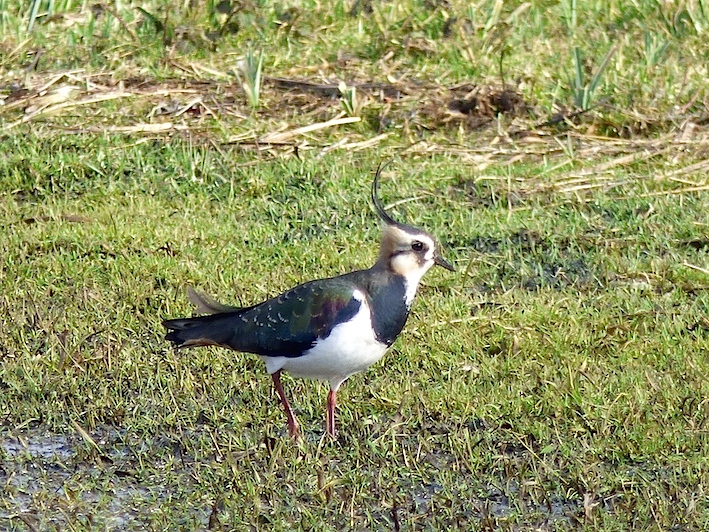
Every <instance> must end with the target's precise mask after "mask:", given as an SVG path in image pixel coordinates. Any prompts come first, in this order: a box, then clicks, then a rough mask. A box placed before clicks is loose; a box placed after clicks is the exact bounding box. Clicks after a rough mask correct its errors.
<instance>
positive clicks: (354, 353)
mask: <svg viewBox="0 0 709 532" xmlns="http://www.w3.org/2000/svg"><path fill="white" fill-rule="evenodd" d="M381 170H382V165H381V164H380V165H379V167H378V168H377V171H376V173H375V177H374V181H373V183H372V188H371V200H372V204H373V206H374V210H375V211H376V213H377V214H378V216H379V218H380V219H381V220H382V222H383V228H382V234H381V240H380V245H379V256H378V258H377V260H376V262H375V263H374V265H373V266H372V267H371V268H368V269H362V270H357V271H352V272H349V273H345V274H342V275H338V276H335V277H329V278H323V279H316V280H313V281H309V282H306V283H304V284H301V285H298V286H296V287H294V288H291V289H290V290H286V291H285V292H283V293H282V294H280V295H278V296H275V297H273V298H271V299H268V300H266V301H264V302H262V303H259V304H256V305H253V306H249V307H245V308H239V307H233V306H228V305H223V304H221V303H219V302H218V301H217V300H215V299H214V298H212V297H211V296H208V295H207V294H204V293H200V292H197V291H196V290H194V289H191V288H188V297H189V299H190V301H191V302H192V303H193V304H194V305H195V307H196V308H197V311H198V313H201V314H205V315H202V316H196V317H189V318H177V319H167V320H164V321H163V322H162V324H163V326H164V327H165V328H166V329H167V331H168V332H167V334H166V336H165V339H166V340H167V341H169V342H171V343H172V344H173V345H174V346H175V347H176V348H178V349H181V348H188V347H198V346H209V345H214V346H221V347H224V348H227V349H231V350H233V351H238V352H243V353H252V354H255V355H257V356H259V357H260V358H261V359H262V360H263V361H264V362H265V365H266V371H267V372H268V373H269V374H270V375H271V378H272V379H273V385H274V387H275V390H276V393H277V394H278V396H279V398H280V401H281V403H282V405H283V409H284V410H285V414H286V418H287V428H288V433H289V435H290V436H291V437H293V438H294V439H295V440H298V439H300V437H301V429H300V424H299V423H298V420H297V418H296V415H295V412H294V411H293V408H292V407H291V405H290V403H289V402H288V399H287V397H286V394H285V392H284V390H283V385H282V383H281V373H283V372H286V373H288V374H290V375H291V376H293V377H298V378H305V379H318V380H324V381H328V382H329V384H330V391H329V392H328V396H327V407H326V418H325V422H326V423H325V424H326V432H327V434H328V435H329V436H330V437H331V438H332V439H335V438H336V434H337V431H336V427H335V410H336V406H337V392H338V390H339V388H340V386H341V385H342V383H343V382H345V381H346V380H347V379H348V378H349V377H351V376H352V375H354V374H356V373H360V372H363V371H365V370H366V369H367V368H368V367H369V366H371V365H372V364H374V363H375V362H377V361H379V360H380V359H381V358H382V357H383V356H384V354H385V352H386V351H387V350H388V349H389V348H390V347H391V345H392V344H393V343H394V341H395V340H396V338H397V337H398V336H399V334H400V333H401V331H402V329H403V328H404V325H405V324H406V320H407V318H408V316H409V312H410V310H411V304H412V302H413V300H414V296H415V295H416V291H417V289H418V286H419V283H420V281H421V278H422V277H423V275H424V274H425V273H426V272H427V271H428V270H429V269H430V268H431V267H432V266H434V265H437V266H441V267H443V268H445V269H447V270H450V271H455V267H454V266H453V265H452V264H451V263H450V262H449V261H448V260H446V259H445V258H444V257H443V256H442V255H441V254H440V252H439V250H438V244H437V242H436V240H435V238H434V237H433V236H432V235H431V234H430V233H428V232H427V231H425V230H423V229H419V228H417V227H414V226H411V225H407V224H403V223H400V222H397V221H396V220H394V219H393V218H392V217H391V216H390V215H389V213H387V211H386V209H385V207H384V205H383V204H382V202H381V200H380V198H379V182H380V178H381Z"/></svg>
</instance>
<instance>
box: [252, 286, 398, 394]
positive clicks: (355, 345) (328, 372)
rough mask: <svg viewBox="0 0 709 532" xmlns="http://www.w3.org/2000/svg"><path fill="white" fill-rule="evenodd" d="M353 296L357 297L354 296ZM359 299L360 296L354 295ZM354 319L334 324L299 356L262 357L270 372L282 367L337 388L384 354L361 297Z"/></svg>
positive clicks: (383, 345) (294, 374) (334, 388)
mask: <svg viewBox="0 0 709 532" xmlns="http://www.w3.org/2000/svg"><path fill="white" fill-rule="evenodd" d="M355 297H356V296H355ZM357 299H359V298H357ZM360 301H362V306H361V307H360V309H359V312H358V313H357V314H356V315H355V317H354V318H353V319H351V320H350V321H348V322H345V323H341V324H340V325H337V326H336V327H335V328H334V329H332V332H331V333H330V335H329V336H328V337H327V338H325V339H324V340H318V343H317V344H315V346H314V347H312V348H310V349H309V350H308V351H306V352H305V353H304V354H303V355H301V356H299V357H293V358H288V357H266V356H264V357H261V358H262V359H263V361H264V362H265V363H266V369H267V371H268V372H269V373H275V372H276V371H278V370H283V371H286V372H288V373H290V374H291V375H293V376H294V377H301V378H305V379H321V380H326V381H330V387H331V388H332V389H333V390H337V389H338V388H339V386H340V384H342V383H343V382H344V381H345V379H347V377H349V376H350V375H354V374H355V373H359V372H361V371H364V370H365V369H367V368H368V367H369V366H371V365H372V364H374V363H375V362H376V361H378V360H379V359H380V358H382V357H383V356H384V353H385V352H386V350H387V346H386V345H385V344H383V343H381V342H379V341H378V340H377V339H376V337H375V336H374V330H373V329H372V319H371V313H370V311H369V307H367V305H366V303H365V301H364V298H362V299H361V300H360Z"/></svg>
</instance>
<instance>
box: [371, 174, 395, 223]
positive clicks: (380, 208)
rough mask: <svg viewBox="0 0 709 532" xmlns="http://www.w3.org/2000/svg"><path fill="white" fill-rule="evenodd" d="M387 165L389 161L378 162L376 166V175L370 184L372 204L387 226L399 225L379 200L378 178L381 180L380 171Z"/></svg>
mask: <svg viewBox="0 0 709 532" xmlns="http://www.w3.org/2000/svg"><path fill="white" fill-rule="evenodd" d="M388 164H389V161H387V162H385V163H382V162H380V163H379V166H377V173H376V174H374V183H372V203H373V204H374V208H375V209H376V211H377V214H378V215H379V217H380V218H381V219H382V220H383V221H384V223H386V224H387V225H401V224H400V223H399V222H397V221H396V220H394V218H392V217H391V216H390V215H389V213H388V212H387V211H386V209H385V208H384V205H383V204H382V201H381V200H380V199H379V178H381V176H382V170H383V169H384V168H385V167H386V166H387V165H388Z"/></svg>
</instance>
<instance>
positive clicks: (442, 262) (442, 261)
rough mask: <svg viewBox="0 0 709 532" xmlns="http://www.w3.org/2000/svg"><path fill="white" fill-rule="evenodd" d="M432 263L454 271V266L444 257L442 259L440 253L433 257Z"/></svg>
mask: <svg viewBox="0 0 709 532" xmlns="http://www.w3.org/2000/svg"><path fill="white" fill-rule="evenodd" d="M433 263H434V264H436V265H437V266H442V267H443V268H445V269H446V270H450V271H452V272H454V271H455V266H453V265H452V264H451V263H450V262H448V261H447V260H446V259H444V258H443V257H441V256H440V255H436V256H435V258H434V259H433Z"/></svg>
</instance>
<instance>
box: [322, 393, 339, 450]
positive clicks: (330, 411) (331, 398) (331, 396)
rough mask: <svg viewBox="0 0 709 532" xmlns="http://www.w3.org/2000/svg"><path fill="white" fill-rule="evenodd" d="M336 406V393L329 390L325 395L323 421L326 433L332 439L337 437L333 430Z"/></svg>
mask: <svg viewBox="0 0 709 532" xmlns="http://www.w3.org/2000/svg"><path fill="white" fill-rule="evenodd" d="M336 406H337V392H336V391H335V390H330V393H328V394H327V417H326V419H325V425H326V427H327V433H328V434H329V435H330V437H331V438H332V439H335V437H336V436H337V431H336V430H335V407H336Z"/></svg>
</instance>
